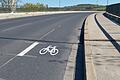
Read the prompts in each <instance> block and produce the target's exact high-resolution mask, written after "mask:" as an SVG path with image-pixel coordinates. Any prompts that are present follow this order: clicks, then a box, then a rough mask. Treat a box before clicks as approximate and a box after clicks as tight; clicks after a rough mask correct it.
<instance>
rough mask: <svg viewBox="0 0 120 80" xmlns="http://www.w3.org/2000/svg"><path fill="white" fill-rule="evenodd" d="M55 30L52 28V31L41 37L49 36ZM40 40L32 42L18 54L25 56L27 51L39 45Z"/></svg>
mask: <svg viewBox="0 0 120 80" xmlns="http://www.w3.org/2000/svg"><path fill="white" fill-rule="evenodd" d="M53 31H55V29H52V30H51V31H50V32H47V33H46V34H44V35H43V36H42V37H41V38H40V39H42V38H44V37H45V36H47V35H48V34H50V33H52V32H53ZM39 43H40V42H34V43H32V44H31V45H30V46H29V47H27V48H26V49H25V50H23V51H22V52H20V53H19V54H17V56H24V55H25V54H26V53H28V52H29V51H30V50H32V49H33V48H34V47H35V46H37V45H38V44H39Z"/></svg>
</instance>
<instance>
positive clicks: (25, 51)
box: [0, 29, 55, 68]
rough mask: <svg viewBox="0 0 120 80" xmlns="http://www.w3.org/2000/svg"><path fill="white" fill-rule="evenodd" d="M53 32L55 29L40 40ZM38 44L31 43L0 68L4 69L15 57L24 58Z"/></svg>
mask: <svg viewBox="0 0 120 80" xmlns="http://www.w3.org/2000/svg"><path fill="white" fill-rule="evenodd" d="M53 31H55V29H52V30H51V31H50V32H47V33H46V34H44V35H43V36H42V37H41V38H40V39H42V38H44V37H45V36H47V35H48V34H50V33H52V32H53ZM38 44H39V42H34V43H32V44H31V45H30V46H29V47H27V48H26V49H25V50H23V51H22V52H20V53H19V54H17V55H16V56H14V57H12V58H11V59H9V60H8V61H7V62H5V63H4V64H3V65H1V66H0V68H2V67H4V66H5V65H6V64H8V63H9V62H10V61H12V60H13V59H15V58H16V57H17V56H24V55H25V54H26V53H27V52H29V51H30V50H31V49H33V48H34V47H35V46H37V45H38Z"/></svg>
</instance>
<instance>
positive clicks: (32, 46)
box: [17, 42, 39, 56]
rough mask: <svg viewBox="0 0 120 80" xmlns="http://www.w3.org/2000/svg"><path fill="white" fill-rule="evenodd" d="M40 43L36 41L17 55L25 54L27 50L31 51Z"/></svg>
mask: <svg viewBox="0 0 120 80" xmlns="http://www.w3.org/2000/svg"><path fill="white" fill-rule="evenodd" d="M38 44H39V42H34V43H33V44H31V45H30V46H29V47H27V48H26V49H25V50H23V51H22V52H21V53H19V54H18V55H17V56H24V55H25V54H26V53H27V52H29V51H30V50H31V49H33V48H34V47H35V46H37V45H38Z"/></svg>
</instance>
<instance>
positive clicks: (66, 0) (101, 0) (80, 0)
mask: <svg viewBox="0 0 120 80" xmlns="http://www.w3.org/2000/svg"><path fill="white" fill-rule="evenodd" d="M26 2H31V3H44V4H48V6H51V7H57V6H59V0H21V3H26ZM60 2H61V6H71V5H77V4H96V2H97V0H60ZM114 3H120V0H109V4H114ZM98 4H100V5H106V4H107V0H98Z"/></svg>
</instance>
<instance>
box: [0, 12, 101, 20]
mask: <svg viewBox="0 0 120 80" xmlns="http://www.w3.org/2000/svg"><path fill="white" fill-rule="evenodd" d="M79 12H99V11H53V12H21V13H0V19H12V18H21V17H29V16H40V15H50V14H64V13H79Z"/></svg>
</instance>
